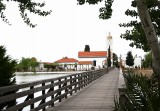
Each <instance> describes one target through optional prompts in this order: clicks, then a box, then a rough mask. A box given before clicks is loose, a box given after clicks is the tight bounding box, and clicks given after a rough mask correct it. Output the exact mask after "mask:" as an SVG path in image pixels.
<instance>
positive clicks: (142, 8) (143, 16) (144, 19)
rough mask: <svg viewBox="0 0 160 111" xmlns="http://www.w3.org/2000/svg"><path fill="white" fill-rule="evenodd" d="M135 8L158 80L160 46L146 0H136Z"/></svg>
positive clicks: (159, 72) (159, 73)
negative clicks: (151, 55) (151, 54)
mask: <svg viewBox="0 0 160 111" xmlns="http://www.w3.org/2000/svg"><path fill="white" fill-rule="evenodd" d="M136 1H137V10H138V14H139V17H140V20H141V23H142V27H143V30H144V32H145V35H146V38H147V40H148V43H149V45H150V48H151V50H152V53H153V56H154V57H153V59H154V60H153V71H154V73H156V74H157V75H158V77H159V80H160V48H159V46H158V37H157V35H156V32H155V29H154V26H153V24H152V21H151V18H150V15H149V12H148V9H147V6H146V0H136Z"/></svg>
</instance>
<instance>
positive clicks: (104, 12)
mask: <svg viewBox="0 0 160 111" xmlns="http://www.w3.org/2000/svg"><path fill="white" fill-rule="evenodd" d="M77 1H78V4H79V5H83V4H85V3H88V4H91V5H95V4H98V3H100V2H102V1H104V5H105V6H104V7H101V8H100V9H99V12H100V14H99V18H100V19H109V18H111V16H112V3H113V1H114V0H77Z"/></svg>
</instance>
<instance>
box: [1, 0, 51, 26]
mask: <svg viewBox="0 0 160 111" xmlns="http://www.w3.org/2000/svg"><path fill="white" fill-rule="evenodd" d="M5 1H6V2H4V0H0V17H1V18H2V20H3V21H4V22H6V23H7V24H10V23H9V20H8V19H7V18H6V16H5V10H6V4H7V2H11V1H12V2H17V3H18V5H19V6H18V7H19V11H20V15H21V17H22V19H23V21H24V22H25V23H26V24H27V25H29V26H30V27H32V28H34V27H35V26H36V24H32V23H31V21H30V19H29V18H28V15H27V11H29V12H31V13H34V14H37V15H39V16H47V15H49V14H50V13H51V10H50V11H42V10H40V9H39V8H42V7H44V6H45V2H43V3H36V2H33V1H31V0H5Z"/></svg>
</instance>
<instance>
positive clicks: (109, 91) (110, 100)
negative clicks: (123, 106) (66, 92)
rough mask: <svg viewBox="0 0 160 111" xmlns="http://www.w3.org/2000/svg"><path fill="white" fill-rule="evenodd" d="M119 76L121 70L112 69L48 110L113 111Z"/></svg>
mask: <svg viewBox="0 0 160 111" xmlns="http://www.w3.org/2000/svg"><path fill="white" fill-rule="evenodd" d="M118 78H119V70H117V69H115V70H112V71H110V72H109V73H108V74H106V75H104V76H102V77H101V78H99V79H97V80H96V81H94V82H92V83H91V84H90V85H88V86H87V87H86V88H84V89H83V90H81V91H80V92H79V93H76V94H75V95H74V96H72V97H70V98H68V99H66V100H65V101H64V102H62V103H58V104H57V105H55V107H52V108H48V110H47V111H112V110H113V109H112V107H113V106H114V97H115V96H116V95H118Z"/></svg>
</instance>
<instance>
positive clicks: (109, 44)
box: [106, 32, 113, 53]
mask: <svg viewBox="0 0 160 111" xmlns="http://www.w3.org/2000/svg"><path fill="white" fill-rule="evenodd" d="M106 45H107V46H106V48H107V51H108V48H109V46H110V50H111V53H112V52H113V38H112V36H111V34H110V32H109V35H108V36H107V44H106Z"/></svg>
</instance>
